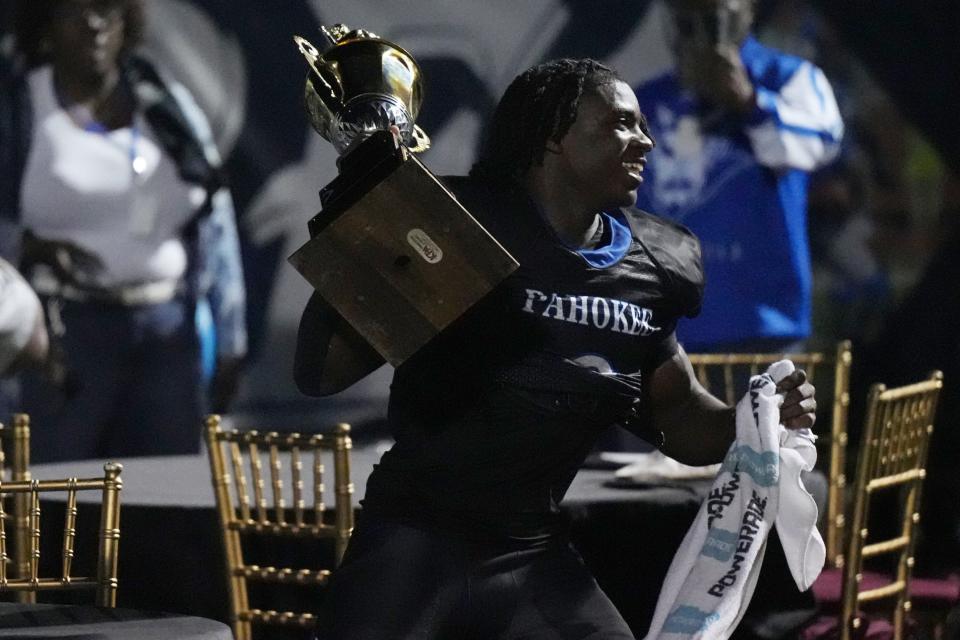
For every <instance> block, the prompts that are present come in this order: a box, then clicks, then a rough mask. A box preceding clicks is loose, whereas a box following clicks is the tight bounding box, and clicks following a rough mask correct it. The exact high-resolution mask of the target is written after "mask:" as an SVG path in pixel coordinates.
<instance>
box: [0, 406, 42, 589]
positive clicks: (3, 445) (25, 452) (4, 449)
mask: <svg viewBox="0 0 960 640" xmlns="http://www.w3.org/2000/svg"><path fill="white" fill-rule="evenodd" d="M28 480H30V416H28V415H27V414H25V413H16V414H14V415H13V425H12V427H4V425H2V424H0V482H26V481H28ZM5 499H6V494H2V493H0V511H2V512H4V513H5V514H6V516H7V522H6V523H0V526H4V525H7V524H9V523H10V522H11V521H12V526H10V527H6V526H4V528H6V529H7V530H8V531H9V532H10V534H11V535H12V538H13V539H12V545H11V544H10V539H9V538H8V539H7V541H6V542H7V545H8V547H9V546H12V547H13V556H12V557H11V559H10V561H9V562H7V561H5V562H7V571H8V573H12V575H14V576H24V575H28V566H29V565H28V562H29V560H28V558H29V555H30V554H29V546H28V544H27V541H28V539H29V532H28V531H29V522H30V520H29V515H30V496H28V495H26V494H16V495H13V494H11V496H10V502H11V503H12V504H8V503H4V500H5ZM11 570H12V571H11ZM16 597H17V601H19V602H35V601H36V593H34V592H32V591H18V592H17V594H16Z"/></svg>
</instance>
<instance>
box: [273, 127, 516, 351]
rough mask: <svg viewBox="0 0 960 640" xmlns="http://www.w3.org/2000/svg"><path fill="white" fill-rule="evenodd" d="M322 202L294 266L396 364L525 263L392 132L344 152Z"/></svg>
mask: <svg viewBox="0 0 960 640" xmlns="http://www.w3.org/2000/svg"><path fill="white" fill-rule="evenodd" d="M356 154H360V155H356ZM321 200H322V201H323V211H321V212H320V213H319V214H317V216H316V217H314V218H313V219H312V220H311V221H310V223H309V228H310V232H311V235H312V238H311V239H310V240H309V241H308V242H307V243H306V244H304V245H303V246H302V247H300V249H298V250H297V251H296V252H295V253H294V254H293V255H291V256H290V257H289V258H288V260H289V262H290V263H291V264H292V265H293V266H294V267H295V268H296V269H297V271H299V272H300V274H301V275H303V277H304V278H306V279H307V281H308V282H309V283H310V284H311V285H313V287H314V289H316V290H317V292H319V293H320V295H321V296H322V297H323V298H324V299H325V300H326V301H327V302H328V303H329V304H330V305H331V306H333V307H334V308H335V309H336V310H337V311H338V312H339V313H340V315H342V316H343V318H344V319H345V320H346V321H347V322H348V323H350V325H351V326H352V327H353V328H354V329H356V330H357V332H358V333H360V335H362V336H363V337H364V338H365V339H366V340H367V341H368V342H369V343H370V345H371V346H373V348H374V349H376V350H377V352H378V353H380V355H382V356H383V357H384V359H386V361H387V362H389V363H390V364H392V365H393V366H398V365H400V364H401V363H402V362H403V361H404V360H406V359H407V358H409V357H410V356H411V355H413V354H414V353H415V352H416V351H418V350H419V349H420V348H421V347H422V346H423V345H425V344H426V343H427V342H428V341H429V340H430V339H431V338H433V337H434V336H435V335H437V334H438V333H440V332H441V331H442V330H443V329H444V328H445V327H447V326H448V325H449V324H450V323H451V322H453V321H454V320H456V319H457V318H459V317H460V316H461V315H462V314H463V313H464V312H465V311H466V310H467V309H469V308H470V307H471V306H473V304H474V303H476V302H477V301H478V300H480V299H481V298H482V297H483V296H485V295H486V294H487V293H489V292H490V290H491V289H493V287H494V286H496V285H497V284H498V283H499V282H501V281H502V280H503V279H504V278H506V277H507V276H508V275H510V273H512V272H513V271H514V270H515V269H516V268H517V266H518V263H517V261H516V260H514V259H513V257H512V256H511V255H510V254H509V253H508V252H507V251H506V249H504V248H503V247H502V246H501V245H500V244H499V243H498V242H497V241H496V240H495V239H494V238H493V236H491V235H490V234H489V233H488V232H487V231H486V230H485V229H484V228H483V227H482V226H481V225H480V223H478V222H477V221H476V220H475V219H474V218H473V216H471V215H470V213H469V212H468V211H467V210H466V209H465V208H464V207H463V206H462V205H461V204H460V203H459V202H457V199H456V198H455V197H454V195H453V194H452V193H450V191H448V190H447V189H446V188H445V187H444V186H443V185H442V184H441V183H440V181H439V180H437V178H436V177H435V176H434V175H433V174H432V173H430V171H429V170H428V169H427V168H426V167H424V166H423V164H422V163H421V162H420V161H419V160H418V159H417V158H416V157H414V156H413V154H411V153H410V152H409V151H408V150H407V149H406V148H404V147H403V146H401V145H398V144H396V143H395V141H394V138H393V136H392V135H391V134H389V133H386V132H384V133H382V134H381V133H377V134H374V135H373V136H371V138H369V139H368V140H366V141H364V142H363V143H362V144H361V145H360V146H359V147H358V148H357V149H356V150H355V151H353V152H352V153H351V154H350V155H348V156H346V157H345V158H344V159H343V164H342V166H341V174H340V175H339V176H338V177H337V178H336V179H335V180H334V181H333V182H331V183H330V185H328V186H327V187H326V188H325V189H324V190H323V191H322V192H321Z"/></svg>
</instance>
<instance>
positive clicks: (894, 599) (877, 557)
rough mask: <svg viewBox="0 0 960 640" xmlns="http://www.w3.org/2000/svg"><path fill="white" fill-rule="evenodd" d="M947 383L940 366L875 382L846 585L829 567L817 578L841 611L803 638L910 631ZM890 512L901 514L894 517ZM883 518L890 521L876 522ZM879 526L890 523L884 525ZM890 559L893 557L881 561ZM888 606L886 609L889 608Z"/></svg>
mask: <svg viewBox="0 0 960 640" xmlns="http://www.w3.org/2000/svg"><path fill="white" fill-rule="evenodd" d="M942 387H943V375H942V374H941V373H940V372H939V371H935V372H933V373H932V374H931V375H930V377H929V379H927V380H925V381H922V382H918V383H915V384H910V385H907V386H903V387H898V388H894V389H887V388H886V387H885V386H884V385H882V384H875V385H873V386H872V387H871V389H870V394H869V398H868V404H867V416H866V422H865V425H864V433H863V438H862V441H861V444H860V450H859V452H858V455H857V475H856V482H855V484H854V506H853V512H852V518H851V535H850V540H849V542H848V547H847V564H846V565H845V566H844V567H843V568H842V569H841V570H838V571H835V572H833V573H834V574H839V575H838V577H839V578H840V589H839V590H837V589H835V586H834V585H833V584H832V583H833V582H835V580H834V578H835V577H837V576H835V575H833V574H831V572H829V571H825V572H824V574H822V575H821V576H820V578H819V579H818V581H817V584H815V585H814V592H815V593H816V594H817V599H818V602H820V604H821V606H823V607H824V608H825V609H826V608H829V607H830V605H831V604H832V601H833V597H835V596H839V604H840V606H839V615H838V617H836V618H827V619H822V620H820V621H818V622H817V623H815V624H814V625H812V626H811V627H810V628H809V629H807V630H805V632H804V633H803V634H802V636H801V637H803V638H818V637H839V638H840V640H851V639H853V638H861V637H863V636H864V635H865V634H866V633H867V626H868V625H870V626H871V629H874V628H876V629H878V631H877V632H879V630H881V629H882V630H884V631H885V630H886V628H887V625H889V629H890V630H889V632H888V633H889V634H890V635H892V637H893V638H894V639H895V640H901V639H902V638H903V637H904V631H905V630H904V625H905V622H906V619H907V616H908V615H909V613H910V610H911V590H912V585H911V577H912V576H911V574H912V570H913V564H914V559H913V549H914V545H915V542H916V537H917V529H918V524H919V521H920V494H921V489H922V487H923V480H924V478H925V477H926V462H927V450H928V447H929V443H930V436H931V434H932V433H933V419H934V415H935V413H936V408H937V399H938V397H939V395H940V390H941V389H942ZM872 509H876V510H877V512H878V513H877V514H875V515H883V516H884V517H883V518H879V519H872V518H871V510H872ZM887 515H893V516H894V517H896V516H899V519H898V520H895V521H891V518H889V517H886V516H887ZM881 521H882V523H883V527H879V526H878V527H874V526H873V525H880V523H881ZM891 525H893V526H892V529H893V531H892V533H891V532H890V528H891ZM878 528H882V530H881V531H877V529H878ZM882 561H886V563H885V564H880V563H881V562H882ZM921 582H923V583H932V582H936V581H935V580H931V579H925V580H922V581H921ZM929 586H930V585H929V584H926V585H925V587H924V588H927V587H929ZM837 591H839V593H837ZM941 591H942V589H941ZM921 597H922V596H921ZM955 599H956V598H955V597H954V600H955ZM953 604H956V603H955V602H954V603H953ZM884 613H885V614H886V616H883V615H881V614H884Z"/></svg>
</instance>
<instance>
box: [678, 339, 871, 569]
mask: <svg viewBox="0 0 960 640" xmlns="http://www.w3.org/2000/svg"><path fill="white" fill-rule="evenodd" d="M688 355H689V357H690V362H691V364H692V365H693V369H694V372H695V373H696V375H697V379H699V380H700V383H701V384H703V385H704V387H706V388H707V390H708V391H710V392H711V393H712V394H713V395H715V396H717V397H718V398H720V399H721V400H723V401H724V402H726V403H727V404H731V405H732V404H735V403H736V402H737V400H738V399H739V398H740V396H742V395H743V394H744V393H746V391H747V385H748V383H749V381H750V376H753V375H757V374H758V373H762V372H763V371H764V370H765V369H766V367H767V366H769V365H770V364H772V363H774V362H776V361H778V360H782V359H783V358H789V359H790V360H792V361H793V363H794V364H795V365H796V366H797V367H798V368H800V369H803V370H804V371H806V373H807V378H808V379H809V380H810V381H811V382H813V383H814V384H817V382H818V381H821V382H828V383H832V384H829V385H827V386H826V387H824V386H823V385H818V387H817V400H818V405H819V407H820V410H819V411H818V413H820V414H824V415H818V416H817V418H818V419H817V424H816V426H815V427H814V431H816V432H817V434H818V436H819V440H818V443H817V444H818V449H821V450H823V448H825V446H829V473H828V474H827V483H828V484H827V518H826V525H825V529H826V530H825V531H824V533H825V536H824V537H825V538H826V547H827V562H828V564H830V565H831V566H834V567H837V568H840V567H842V566H843V564H844V554H843V552H844V545H845V528H846V517H845V515H844V514H845V504H846V486H847V476H846V470H845V467H846V462H847V455H846V449H847V433H848V431H847V429H848V419H849V418H848V416H849V409H850V365H851V362H852V359H853V356H852V352H851V344H850V341H849V340H842V341H840V342H838V343H837V345H836V348H835V349H834V352H833V353H827V352H816V351H811V352H803V353H789V354H783V353H691V354H688ZM831 390H832V395H827V394H829V393H830V391H831ZM824 398H828V399H829V402H824ZM827 407H829V416H827V415H825V414H826V409H827ZM828 419H829V422H828ZM827 425H829V430H828V429H827Z"/></svg>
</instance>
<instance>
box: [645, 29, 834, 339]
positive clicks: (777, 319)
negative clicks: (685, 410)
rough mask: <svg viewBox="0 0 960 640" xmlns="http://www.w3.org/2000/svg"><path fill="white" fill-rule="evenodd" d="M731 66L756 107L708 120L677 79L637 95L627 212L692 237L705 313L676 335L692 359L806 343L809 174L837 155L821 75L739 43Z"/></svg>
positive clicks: (657, 82)
mask: <svg viewBox="0 0 960 640" xmlns="http://www.w3.org/2000/svg"><path fill="white" fill-rule="evenodd" d="M740 53H741V59H742V61H743V64H744V67H745V69H746V71H747V74H748V76H749V78H750V80H751V82H752V83H753V84H754V87H755V89H756V94H757V104H756V107H755V109H754V110H753V112H752V113H751V114H750V115H749V116H747V117H745V118H739V117H734V116H731V115H723V114H720V113H717V112H711V111H710V107H709V106H706V105H704V104H703V103H701V102H700V101H699V100H698V99H697V97H696V96H694V95H693V94H692V93H690V92H688V91H687V90H685V89H684V88H683V87H682V86H681V85H680V82H679V79H678V77H677V75H676V73H675V72H669V73H667V74H665V75H663V76H660V77H658V78H655V79H654V80H652V81H650V82H648V83H646V84H644V85H643V86H641V87H640V88H639V89H638V90H637V99H638V101H639V103H640V108H641V110H642V111H643V113H644V114H645V115H646V117H647V119H648V121H649V124H650V130H651V133H652V134H653V137H654V139H655V140H656V142H657V147H656V148H655V149H654V150H653V151H652V152H651V153H650V154H649V156H648V158H649V161H650V162H649V163H648V164H647V166H646V168H645V170H644V179H645V182H644V185H643V186H642V187H641V188H640V190H639V192H638V201H637V206H638V207H640V208H642V209H646V210H648V211H651V212H653V213H655V214H657V215H662V216H664V217H666V218H669V219H672V220H675V221H677V222H680V223H682V224H684V225H686V226H688V227H689V228H690V229H691V230H692V231H693V232H694V233H696V234H697V236H698V237H699V238H700V241H701V245H702V252H703V261H704V271H705V277H706V291H705V295H704V302H703V312H702V314H701V316H700V317H699V318H697V319H696V320H695V321H693V322H685V323H683V324H681V326H680V328H679V330H678V336H679V338H680V340H681V341H682V342H683V343H684V344H685V345H686V347H687V349H688V350H690V351H697V350H703V349H708V348H710V347H713V346H717V345H721V344H724V345H729V344H735V343H738V342H746V341H751V340H756V339H770V338H773V339H785V340H796V339H802V338H806V337H807V336H808V335H809V334H810V316H811V289H812V286H811V284H812V283H811V279H812V278H811V272H810V251H809V243H808V240H807V229H806V225H807V220H806V206H807V202H806V188H807V176H808V173H809V172H810V171H811V170H813V169H815V168H817V167H819V166H822V165H823V164H825V163H827V162H829V161H830V160H831V159H832V158H833V157H834V156H835V155H836V153H837V151H838V148H839V143H840V139H841V137H842V135H843V124H842V121H841V119H840V114H839V110H838V109H837V105H836V101H835V100H834V97H833V92H832V90H831V88H830V85H829V83H828V82H827V80H826V78H825V77H824V76H823V73H822V72H821V71H820V70H819V69H818V68H817V67H815V66H814V65H812V64H810V63H809V62H807V61H805V60H802V59H800V58H797V57H795V56H790V55H786V54H784V53H781V52H779V51H776V50H774V49H771V48H768V47H765V46H763V45H761V44H760V43H759V42H757V41H756V40H755V39H753V38H748V39H747V40H746V41H745V42H744V44H743V46H742V47H741V52H740Z"/></svg>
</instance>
